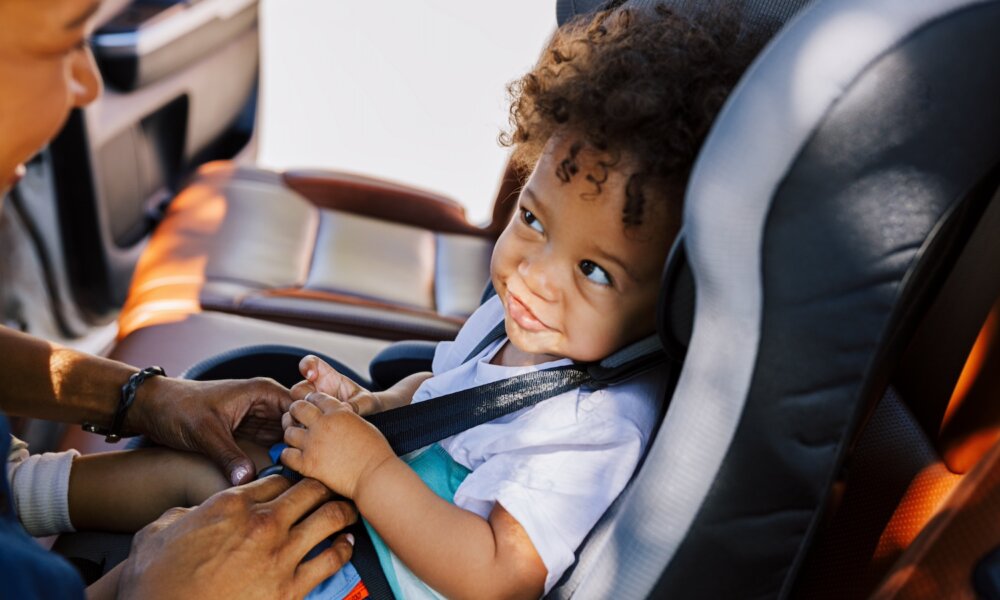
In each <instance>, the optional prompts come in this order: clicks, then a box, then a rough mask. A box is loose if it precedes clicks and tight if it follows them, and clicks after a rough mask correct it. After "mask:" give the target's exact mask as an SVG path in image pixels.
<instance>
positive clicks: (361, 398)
mask: <svg viewBox="0 0 1000 600" xmlns="http://www.w3.org/2000/svg"><path fill="white" fill-rule="evenodd" d="M299 372H300V373H302V376H303V377H305V378H306V379H305V381H300V382H299V383H296V384H295V385H294V386H292V389H291V393H292V399H294V400H302V399H304V398H305V397H306V396H308V395H309V394H310V393H312V392H322V393H324V394H326V395H328V396H333V397H334V398H336V399H337V400H340V401H341V402H346V403H347V404H348V405H349V406H350V408H351V410H353V411H354V412H356V413H357V414H359V415H370V414H373V413H377V412H379V411H381V410H382V407H381V405H380V403H379V399H378V396H376V395H375V394H374V393H372V392H370V391H368V390H366V389H365V388H363V387H361V386H360V385H358V384H357V383H354V381H352V380H351V379H350V378H349V377H345V376H344V375H341V374H340V373H338V372H337V370H336V369H334V368H333V367H331V366H330V365H329V364H327V363H326V361H324V360H321V359H320V358H319V357H318V356H313V355H312V354H310V355H308V356H304V357H302V360H301V361H299Z"/></svg>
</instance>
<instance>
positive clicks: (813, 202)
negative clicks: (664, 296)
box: [575, 0, 1000, 598]
mask: <svg viewBox="0 0 1000 600" xmlns="http://www.w3.org/2000/svg"><path fill="white" fill-rule="evenodd" d="M998 26H1000V0H831V1H824V0H818V1H817V2H816V3H814V4H811V5H810V6H809V7H808V8H806V9H804V10H803V11H802V12H801V13H800V14H799V15H798V16H797V17H796V19H795V20H794V22H792V23H790V24H789V26H788V27H786V28H785V29H784V30H782V31H781V32H780V33H779V34H778V36H777V37H776V38H775V39H774V40H773V41H772V43H771V44H770V45H769V46H768V47H767V48H765V50H764V51H763V53H762V54H761V56H760V57H759V58H758V60H757V61H756V62H755V64H754V65H753V66H752V67H751V68H750V70H749V71H748V73H747V74H746V76H745V77H744V79H743V81H742V82H741V83H740V85H739V86H738V87H737V89H736V90H735V91H734V92H733V94H732V95H731V97H730V99H729V101H728V102H727V104H726V106H725V108H724V109H723V111H722V113H721V115H720V117H719V119H718V121H717V122H716V125H715V127H714V128H713V130H712V132H711V134H710V136H709V139H708V140H707V142H706V144H705V146H704V148H703V150H702V152H701V154H700V156H699V159H698V163H697V165H696V167H695V170H694V173H693V175H692V179H691V182H690V184H689V187H688V191H687V196H686V203H685V215H684V250H685V253H686V254H687V259H688V260H687V262H688V263H689V264H690V268H691V273H692V275H693V280H694V284H695V289H696V290H697V294H696V298H695V307H696V309H695V314H694V323H693V330H692V335H691V343H690V347H689V348H688V351H687V355H686V357H685V360H684V366H683V370H682V372H681V374H680V379H679V381H678V384H677V387H676V391H675V393H674V395H673V398H672V400H671V403H670V407H669V409H668V412H667V416H666V418H665V420H664V422H663V425H662V426H661V428H660V430H659V432H658V434H657V437H656V439H655V440H654V441H653V444H652V446H651V448H650V450H649V454H648V456H647V459H646V461H645V463H644V465H643V467H642V469H641V470H640V472H639V473H638V475H637V476H636V479H635V481H634V484H633V485H632V487H631V488H630V489H629V491H628V492H627V494H626V496H624V497H623V498H622V499H621V503H620V507H621V510H620V512H618V513H617V514H616V516H615V522H614V523H613V526H612V527H610V528H609V530H610V532H611V533H610V534H609V535H608V536H607V537H606V538H605V539H604V540H603V541H602V542H601V547H602V548H603V549H604V553H603V555H602V557H601V558H602V560H596V561H594V562H592V563H590V564H587V565H586V568H584V569H579V568H578V569H577V571H578V572H580V571H582V573H583V574H582V575H581V576H580V581H579V583H578V585H577V587H576V593H575V595H576V597H580V598H590V597H594V598H602V597H608V596H612V595H616V596H621V597H650V596H652V597H661V596H668V597H669V596H673V597H747V596H753V597H757V596H774V595H781V594H783V593H787V591H788V590H789V589H790V585H791V582H792V580H793V578H794V575H795V572H796V569H797V564H798V561H799V560H801V556H802V554H803V552H802V551H803V549H804V548H805V547H806V545H807V544H808V542H809V540H810V538H811V535H812V532H813V530H814V528H815V527H816V524H817V522H818V518H819V515H820V511H821V507H822V506H823V504H824V502H825V501H826V498H827V495H828V493H829V488H830V485H831V482H832V481H833V480H834V478H835V477H836V476H837V473H838V469H839V467H840V465H841V464H842V461H843V458H844V456H845V454H846V453H847V452H848V450H849V447H850V443H851V441H852V438H853V434H854V432H855V431H856V429H857V427H858V424H859V423H860V422H861V420H862V419H863V418H864V417H865V416H866V414H867V411H869V410H870V408H871V406H872V405H873V404H874V402H875V401H876V400H877V398H879V397H880V396H881V395H882V392H883V391H884V388H885V385H886V381H887V379H888V377H889V374H890V372H891V370H892V369H893V368H894V365H895V364H896V362H898V359H899V355H900V353H901V351H902V349H903V347H904V346H905V344H906V342H907V341H908V339H909V337H910V335H911V334H912V330H913V327H914V325H915V323H916V321H917V319H918V317H919V316H920V314H922V312H923V311H924V310H925V309H926V307H927V305H928V304H929V302H930V299H931V297H932V296H933V294H934V293H935V292H936V290H937V289H938V288H939V287H940V283H941V280H942V279H943V278H944V275H946V274H947V272H948V270H949V269H950V268H951V265H952V264H953V261H954V258H955V256H956V255H957V254H958V251H959V250H960V247H961V245H962V244H963V243H964V240H963V239H962V237H961V235H960V234H959V232H961V231H968V229H967V227H965V226H964V225H963V226H959V225H957V220H959V219H973V220H975V219H978V215H981V213H982V209H983V207H984V206H985V203H986V202H987V201H988V199H989V198H990V197H992V191H993V190H991V189H989V188H990V185H987V182H992V181H995V180H993V179H992V176H993V175H995V173H996V170H997V168H998V165H1000V144H998V143H997V140H1000V103H997V102H996V98H997V97H1000V78H998V77H996V73H998V72H1000V36H997V35H995V32H996V31H997V27H998ZM993 187H994V189H995V183H994V184H993ZM675 254H676V253H675ZM667 308H668V307H666V306H661V307H660V310H661V311H666V310H667ZM660 319H661V322H663V321H665V320H667V319H669V315H666V314H661V315H660ZM664 343H665V344H668V343H669V341H668V340H664Z"/></svg>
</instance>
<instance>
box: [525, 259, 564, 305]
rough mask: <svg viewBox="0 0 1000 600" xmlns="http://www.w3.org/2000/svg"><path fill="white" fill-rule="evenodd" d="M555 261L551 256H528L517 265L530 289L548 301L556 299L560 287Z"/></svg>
mask: <svg viewBox="0 0 1000 600" xmlns="http://www.w3.org/2000/svg"><path fill="white" fill-rule="evenodd" d="M554 262H555V261H553V260H552V259H551V257H549V256H547V255H541V256H534V257H527V258H525V259H524V260H522V261H521V262H520V264H518V266H517V271H518V274H519V275H521V279H523V280H524V283H525V285H526V286H528V290H529V291H530V292H531V293H532V294H534V295H535V296H538V297H539V298H540V299H542V300H544V301H546V302H553V301H555V299H556V295H557V294H556V292H557V290H558V289H559V285H558V281H557V273H556V271H555V269H554V266H555V265H554Z"/></svg>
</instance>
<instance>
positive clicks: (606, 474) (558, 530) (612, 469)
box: [455, 417, 644, 593]
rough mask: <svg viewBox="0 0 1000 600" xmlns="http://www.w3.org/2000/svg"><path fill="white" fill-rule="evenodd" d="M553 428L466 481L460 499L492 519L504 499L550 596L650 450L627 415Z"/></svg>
mask: <svg viewBox="0 0 1000 600" xmlns="http://www.w3.org/2000/svg"><path fill="white" fill-rule="evenodd" d="M595 418H596V419H599V422H597V423H595V422H592V421H591V422H587V423H580V424H579V425H576V426H567V427H562V428H560V429H559V430H557V431H551V432H549V433H550V434H551V435H549V436H546V437H547V439H545V440H544V441H543V440H539V442H540V443H539V444H538V445H530V441H529V442H528V444H527V445H525V446H523V447H521V448H520V449H519V450H517V451H513V452H504V453H499V454H497V455H494V456H492V457H490V458H488V459H487V460H486V461H485V462H483V463H482V464H481V465H478V466H476V468H475V470H474V471H473V472H472V473H471V474H470V475H469V476H468V477H467V478H466V479H465V481H464V482H463V483H462V485H461V486H460V487H459V488H458V490H457V491H456V494H455V504H456V505H458V506H461V507H462V508H465V509H466V510H470V511H472V512H474V513H476V514H479V515H480V516H482V517H483V518H487V517H488V516H489V513H490V511H491V510H492V509H493V506H494V504H495V503H497V502H499V503H500V505H501V506H503V508H504V509H505V510H507V512H508V513H510V514H511V516H513V517H514V518H515V519H516V520H517V522H518V523H520V525H521V526H522V527H523V528H524V530H525V532H526V533H527V534H528V537H529V538H530V539H531V541H532V543H533V544H534V546H535V549H536V551H537V552H538V554H539V555H540V556H541V558H542V561H543V562H544V563H545V567H546V569H547V570H548V575H547V576H546V580H545V591H546V593H547V592H548V591H549V590H551V589H552V587H553V586H554V585H555V584H556V583H557V582H558V581H559V578H560V577H562V574H563V572H564V571H565V570H566V569H567V568H568V567H569V566H570V565H572V564H573V561H574V559H575V552H576V548H577V547H578V546H579V545H580V543H581V542H582V541H583V539H584V537H586V535H587V533H588V532H589V531H590V530H591V528H593V527H594V525H595V524H596V523H597V521H598V519H600V517H601V515H602V514H604V511H605V510H607V508H608V506H610V505H611V503H612V502H613V501H614V499H615V498H616V497H617V496H618V494H619V493H621V490H622V489H623V488H624V487H625V484H626V483H627V482H628V480H629V478H630V477H631V475H632V471H633V470H634V468H635V465H636V464H638V461H639V458H640V456H641V454H642V451H643V447H644V435H643V433H642V432H641V431H640V430H639V428H638V427H637V426H636V425H635V424H634V423H632V422H630V421H629V420H627V419H606V418H603V417H595Z"/></svg>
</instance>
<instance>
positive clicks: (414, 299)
mask: <svg viewBox="0 0 1000 600" xmlns="http://www.w3.org/2000/svg"><path fill="white" fill-rule="evenodd" d="M288 182H291V185H293V186H294V187H295V188H296V189H301V190H303V191H305V192H306V193H308V194H309V195H310V198H306V197H303V196H302V195H300V194H299V193H296V191H294V189H292V188H291V187H289V184H288ZM379 185H380V182H378V181H377V180H372V179H368V178H363V177H359V176H353V175H344V174H325V175H320V174H316V173H314V174H311V175H308V176H307V175H304V174H301V173H298V174H294V173H293V174H285V175H282V174H278V173H274V172H269V171H265V170H260V169H248V168H238V167H235V166H233V165H231V164H229V163H212V164H209V165H206V166H205V167H203V168H202V169H201V170H200V172H199V174H198V176H197V177H196V178H195V179H194V181H193V182H192V183H191V184H190V185H189V186H188V187H187V188H185V189H184V190H183V191H182V192H181V193H180V194H179V195H178V196H177V197H176V198H175V199H174V201H173V202H172V203H171V205H170V207H169V209H168V211H167V214H166V216H165V218H164V220H163V221H162V222H161V223H160V225H159V226H158V228H157V230H156V232H155V233H154V235H153V236H152V239H151V240H150V243H149V245H148V247H147V249H146V250H145V251H144V253H143V255H142V257H141V259H140V261H139V264H138V266H137V268H136V272H135V276H134V278H133V282H132V287H131V289H130V291H129V294H128V298H127V300H126V303H125V307H124V309H123V311H122V313H121V316H120V318H119V327H120V336H121V337H124V336H127V335H129V334H130V333H132V332H133V331H136V330H138V329H140V328H142V327H146V326H149V325H152V324H157V323H168V322H171V321H174V320H177V319H180V318H183V317H184V316H186V315H189V314H194V313H197V312H200V311H202V310H213V311H222V312H230V313H236V314H243V315H248V316H254V317H257V318H262V319H267V320H274V321H281V322H285V323H290V324H295V325H301V326H306V327H312V328H318V329H324V330H331V331H340V332H345V333H351V334H357V335H364V336H369V337H379V338H385V339H407V338H423V339H431V340H439V339H450V338H452V337H454V335H455V333H456V332H457V331H458V329H459V327H460V326H461V324H462V322H463V321H464V320H465V318H466V317H467V316H468V315H469V314H470V313H471V312H472V311H473V310H475V308H476V306H478V304H479V299H480V295H481V293H482V289H483V286H484V285H485V283H486V281H487V279H488V274H489V259H490V254H491V252H492V246H493V242H494V239H495V234H496V233H498V232H499V229H498V228H497V227H495V226H490V227H489V228H486V229H480V228H476V227H473V226H472V225H469V224H468V223H467V222H465V221H464V216H463V213H462V211H461V209H460V208H459V207H457V206H456V205H455V204H454V203H453V202H451V201H447V200H444V199H441V198H438V197H436V196H433V195H431V194H428V193H425V192H419V191H416V190H411V189H408V188H403V187H402V186H398V185H395V184H382V187H379ZM512 185H513V183H511V182H510V181H508V180H507V179H505V180H504V185H502V186H501V192H500V193H501V194H507V195H510V194H511V193H512V191H511V189H512V188H511V186H512ZM393 206H396V207H398V212H399V214H398V215H395V216H398V217H400V218H399V219H395V220H393V219H390V218H389V217H391V216H393V214H394V213H393ZM331 207H333V208H331ZM343 208H347V209H349V210H350V211H351V212H344V211H343V210H341V209H343ZM508 210H509V207H508ZM501 213H502V211H501ZM375 216H378V217H380V218H374V217H375ZM497 218H500V217H497ZM505 219H506V217H504V218H502V219H501V221H500V223H501V226H502V224H503V223H504V222H505Z"/></svg>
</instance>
